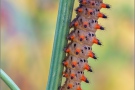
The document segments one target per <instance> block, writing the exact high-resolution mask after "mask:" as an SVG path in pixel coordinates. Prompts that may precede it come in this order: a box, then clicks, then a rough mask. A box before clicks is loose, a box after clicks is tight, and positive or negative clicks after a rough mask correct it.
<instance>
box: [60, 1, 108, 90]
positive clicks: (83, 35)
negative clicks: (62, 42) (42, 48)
mask: <svg viewBox="0 0 135 90" xmlns="http://www.w3.org/2000/svg"><path fill="white" fill-rule="evenodd" d="M102 8H110V5H109V4H105V3H103V0H79V6H78V7H77V8H76V9H75V11H76V18H75V19H73V20H72V22H71V23H70V26H69V27H70V28H73V30H71V32H70V33H69V35H68V36H67V40H69V43H68V45H67V46H66V47H65V48H64V51H65V53H67V56H66V57H65V59H64V60H63V62H62V64H63V65H64V66H65V71H64V72H63V77H65V78H66V81H65V83H64V85H63V86H62V87H61V88H60V89H59V90H82V89H81V82H82V81H83V82H86V83H89V80H88V79H87V78H86V77H85V75H84V70H87V71H89V72H93V70H92V68H91V66H90V65H89V64H88V60H87V59H88V58H89V57H90V58H93V59H97V57H96V55H95V53H94V52H93V51H92V45H93V44H97V45H102V43H101V42H100V40H99V39H97V38H96V31H97V30H104V29H105V28H104V27H103V26H102V25H99V24H98V19H99V18H104V19H106V18H107V16H106V15H105V14H103V13H101V12H100V9H102Z"/></svg>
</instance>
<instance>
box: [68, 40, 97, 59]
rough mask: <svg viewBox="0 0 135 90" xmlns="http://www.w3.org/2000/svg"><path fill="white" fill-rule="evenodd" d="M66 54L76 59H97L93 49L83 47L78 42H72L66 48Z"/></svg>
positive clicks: (86, 46)
mask: <svg viewBox="0 0 135 90" xmlns="http://www.w3.org/2000/svg"><path fill="white" fill-rule="evenodd" d="M65 52H66V53H68V54H71V55H74V56H76V57H82V58H85V59H88V58H89V57H91V58H94V59H96V56H95V54H94V53H93V52H92V47H91V46H88V45H82V44H79V43H77V42H71V43H69V44H68V46H67V47H66V48H65Z"/></svg>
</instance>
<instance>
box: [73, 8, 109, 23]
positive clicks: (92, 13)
mask: <svg viewBox="0 0 135 90" xmlns="http://www.w3.org/2000/svg"><path fill="white" fill-rule="evenodd" d="M76 14H77V15H79V16H84V17H85V18H88V19H89V18H92V19H96V20H97V19H98V18H107V16H106V15H105V14H103V13H101V12H100V10H99V9H96V8H87V7H85V6H83V5H80V6H79V7H77V8H76Z"/></svg>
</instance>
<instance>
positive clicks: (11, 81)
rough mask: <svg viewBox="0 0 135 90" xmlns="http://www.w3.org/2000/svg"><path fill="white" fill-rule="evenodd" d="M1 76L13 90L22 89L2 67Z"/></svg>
mask: <svg viewBox="0 0 135 90" xmlns="http://www.w3.org/2000/svg"><path fill="white" fill-rule="evenodd" d="M0 78H1V79H2V80H3V81H4V82H5V83H6V84H7V85H8V86H9V88H10V89H11V90H20V89H19V87H18V86H17V85H16V84H15V83H14V81H13V80H12V79H11V78H10V77H9V76H8V75H7V74H6V73H5V72H4V71H3V70H2V69H0Z"/></svg>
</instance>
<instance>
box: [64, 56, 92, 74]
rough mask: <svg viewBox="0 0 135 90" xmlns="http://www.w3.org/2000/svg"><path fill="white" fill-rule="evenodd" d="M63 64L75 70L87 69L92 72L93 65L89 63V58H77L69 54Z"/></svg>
mask: <svg viewBox="0 0 135 90" xmlns="http://www.w3.org/2000/svg"><path fill="white" fill-rule="evenodd" d="M63 65H64V66H65V67H67V68H70V69H73V70H83V71H84V70H87V71H90V72H92V69H91V66H89V65H88V60H86V59H84V58H77V57H75V56H73V55H69V56H68V57H66V58H65V60H64V61H63Z"/></svg>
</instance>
